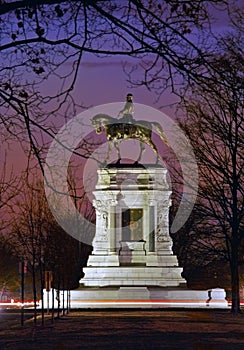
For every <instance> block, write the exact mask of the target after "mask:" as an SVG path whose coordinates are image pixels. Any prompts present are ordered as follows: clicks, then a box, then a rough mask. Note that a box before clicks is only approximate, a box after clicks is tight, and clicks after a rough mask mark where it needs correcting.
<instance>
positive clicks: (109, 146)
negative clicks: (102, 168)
mask: <svg viewBox="0 0 244 350" xmlns="http://www.w3.org/2000/svg"><path fill="white" fill-rule="evenodd" d="M110 152H111V141H108V151H107V157H106V158H105V161H104V163H105V164H107V163H108V161H109V157H110Z"/></svg>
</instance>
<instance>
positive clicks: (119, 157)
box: [114, 141, 121, 163]
mask: <svg viewBox="0 0 244 350" xmlns="http://www.w3.org/2000/svg"><path fill="white" fill-rule="evenodd" d="M114 147H115V148H116V150H117V154H118V161H117V163H120V161H121V155H120V149H119V144H118V142H116V141H115V142H114Z"/></svg>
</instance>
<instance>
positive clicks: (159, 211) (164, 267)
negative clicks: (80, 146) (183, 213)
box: [80, 164, 185, 294]
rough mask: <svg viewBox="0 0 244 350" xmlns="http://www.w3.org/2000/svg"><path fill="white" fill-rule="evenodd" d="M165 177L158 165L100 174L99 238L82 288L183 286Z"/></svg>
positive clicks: (126, 166)
mask: <svg viewBox="0 0 244 350" xmlns="http://www.w3.org/2000/svg"><path fill="white" fill-rule="evenodd" d="M166 176H167V170H166V169H165V168H163V167H162V166H157V165H134V164H119V165H108V166H107V167H105V168H102V169H99V170H98V182H97V186H96V189H95V191H94V195H95V200H94V203H93V204H94V206H95V208H96V235H95V238H94V242H93V252H92V255H91V256H90V257H89V260H88V264H87V267H86V268H85V269H84V273H85V277H84V278H83V279H82V280H81V281H80V282H81V284H82V285H83V286H84V287H106V286H110V287H111V286H116V287H121V286H123V287H124V286H127V287H131V286H133V287H135V286H136V287H150V286H161V287H162V286H163V287H169V286H171V287H177V286H180V285H185V280H184V279H183V278H182V277H181V272H182V268H180V267H179V266H178V261H177V257H176V256H175V255H174V254H173V252H172V240H171V237H170V235H169V219H168V215H169V207H170V205H171V201H170V195H171V191H170V189H169V186H168V183H167V178H166ZM119 294H121V293H119ZM146 294H147V293H146Z"/></svg>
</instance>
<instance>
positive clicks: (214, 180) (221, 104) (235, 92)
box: [181, 22, 244, 312]
mask: <svg viewBox="0 0 244 350" xmlns="http://www.w3.org/2000/svg"><path fill="white" fill-rule="evenodd" d="M237 26H238V22H237ZM241 33H242V31H241V28H240V27H239V30H238V31H237V32H236V35H233V34H231V35H229V36H227V37H225V38H222V39H221V40H220V42H219V50H220V51H219V55H218V56H216V55H215V56H213V57H212V62H213V64H214V65H216V67H217V69H218V70H221V71H222V75H219V74H216V71H215V72H212V74H213V76H212V78H213V81H215V83H212V84H211V83H210V82H209V85H208V86H203V85H201V84H200V85H194V86H193V85H191V86H190V87H189V95H188V99H187V100H185V102H184V107H185V109H186V111H187V117H186V118H185V120H184V121H183V122H181V126H182V128H183V129H184V131H185V133H186V134H187V136H188V138H189V140H190V141H191V144H192V147H193V149H194V152H195V155H196V158H197V162H198V169H199V188H198V200H197V203H196V205H195V208H194V211H193V213H192V216H191V222H190V224H189V223H188V233H187V234H186V236H187V237H188V240H189V245H188V249H189V246H191V248H190V251H191V252H192V251H193V250H194V248H195V254H193V255H194V256H195V257H196V256H197V255H199V259H202V258H203V259H205V260H206V261H208V262H212V261H214V260H219V261H221V260H222V261H228V262H229V266H230V274H231V290H232V311H233V312H239V310H240V297H239V287H240V285H239V265H240V263H243V239H244V235H243V225H244V224H243V222H244V191H243V188H244V176H243V174H244V126H243V111H244V101H243V71H244V64H243V59H242V57H243V52H242V49H241V46H242V40H241V37H242V35H241ZM223 76H224V82H222V81H221V83H220V84H218V81H220V80H221V79H223ZM193 242H194V243H193ZM201 254H202V257H201V256H200V255H201Z"/></svg>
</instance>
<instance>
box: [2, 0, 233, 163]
mask: <svg viewBox="0 0 244 350" xmlns="http://www.w3.org/2000/svg"><path fill="white" fill-rule="evenodd" d="M236 4H238V3H237V2H236V1H234V0H233V1H223V0H209V1H203V0H196V1H185V0H184V1H175V0H168V1H164V2H161V1H157V0H151V1H141V0H140V1H139V0H126V1H120V0H118V1H111V0H106V1H105V0H103V1H101V0H100V1H99V0H95V1H73V0H69V1H60V0H36V1H25V0H22V1H10V0H9V1H8V0H7V1H2V2H1V4H0V24H1V25H0V38H1V43H0V52H1V62H0V78H1V79H0V80H1V84H0V106H1V115H0V117H1V123H2V124H3V125H4V126H5V128H6V130H7V131H8V135H12V136H13V137H15V138H16V137H17V138H18V139H19V140H20V141H22V142H23V144H24V145H25V146H26V140H27V139H28V140H29V142H28V146H27V147H26V148H27V149H28V150H29V151H30V152H31V153H32V154H34V155H35V156H36V157H37V158H38V160H39V165H40V166H41V167H42V164H43V161H44V159H43V158H44V156H45V152H46V150H47V147H48V144H49V142H50V141H51V139H52V138H53V137H54V135H55V133H56V131H57V129H58V127H59V126H60V125H62V124H63V122H64V121H65V120H67V118H69V117H70V116H73V115H76V114H77V112H78V111H80V109H81V108H82V107H84V104H82V102H81V97H80V96H79V101H77V98H76V97H75V92H76V84H77V77H79V74H80V71H79V69H80V66H81V64H82V60H83V59H84V56H86V55H93V56H96V57H103V58H106V57H110V56H111V55H112V56H115V57H122V58H123V57H125V58H130V59H132V60H133V62H135V66H134V67H133V68H132V71H133V72H134V70H135V67H137V68H138V69H139V73H138V74H139V75H138V74H136V75H135V76H134V75H133V74H132V71H128V70H127V73H128V75H129V77H130V80H131V81H132V83H133V84H134V85H136V86H138V85H144V86H146V87H148V89H151V90H153V91H155V92H156V93H157V94H158V95H159V96H160V95H161V94H162V93H163V92H164V91H165V90H167V89H168V88H170V89H171V90H172V91H173V92H175V93H177V94H180V95H181V93H182V92H181V90H180V86H182V85H181V83H182V82H183V81H186V80H187V81H201V83H202V84H205V83H206V82H207V81H208V80H209V79H210V78H209V76H210V75H209V70H211V69H217V67H216V66H214V65H213V64H212V62H211V61H209V55H211V54H214V52H215V42H216V41H215V39H214V35H213V33H212V31H211V24H212V21H211V14H212V13H213V12H214V10H215V7H216V8H219V9H220V10H221V11H225V13H229V14H232V13H233V12H234V11H235V9H236V6H237V5H236ZM237 8H238V7H237ZM228 11H229V12H228ZM210 38H211V40H210ZM127 68H128V67H127ZM127 68H125V70H126V69H127ZM219 74H220V75H221V72H219ZM138 76H139V78H137V77H138ZM79 153H80V155H81V156H83V157H85V154H84V152H82V151H80V152H79ZM88 156H89V155H88Z"/></svg>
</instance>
